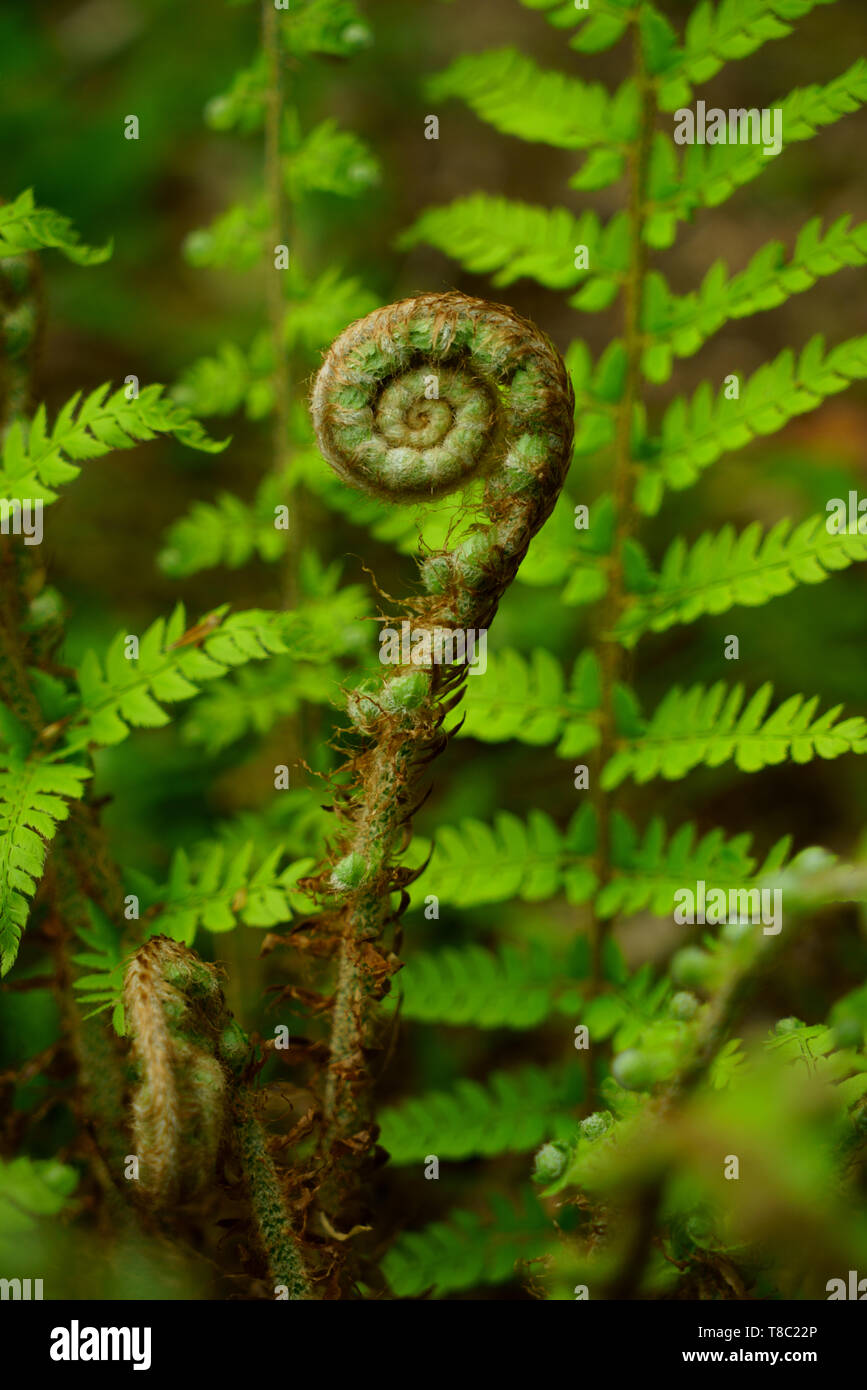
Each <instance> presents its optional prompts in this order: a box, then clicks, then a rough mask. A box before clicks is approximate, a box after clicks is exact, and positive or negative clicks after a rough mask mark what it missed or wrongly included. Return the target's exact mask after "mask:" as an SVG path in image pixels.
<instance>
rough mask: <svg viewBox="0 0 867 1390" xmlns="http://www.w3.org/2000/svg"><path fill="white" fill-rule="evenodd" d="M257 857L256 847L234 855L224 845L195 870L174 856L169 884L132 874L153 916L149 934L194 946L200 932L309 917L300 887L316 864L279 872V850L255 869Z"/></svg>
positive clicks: (300, 863) (210, 852) (144, 906)
mask: <svg viewBox="0 0 867 1390" xmlns="http://www.w3.org/2000/svg"><path fill="white" fill-rule="evenodd" d="M254 853H255V846H254V844H253V843H252V841H250V842H249V843H248V844H246V845H245V846H244V847H243V848H242V849H240V850H238V851H236V852H234V853H233V854H231V855H227V852H226V848H225V846H224V845H222V844H215V845H211V846H210V847H209V848H208V850H207V851H206V852H205V853H204V854H203V855H202V857H201V862H200V863H198V864H197V865H195V866H193V865H191V863H190V859H189V856H188V855H187V854H186V852H185V851H184V850H182V849H179V850H176V851H175V853H174V855H173V856H172V863H171V870H170V873H169V877H168V880H167V881H166V882H165V883H159V884H158V883H155V882H154V881H153V880H152V879H150V878H148V877H147V876H145V875H144V874H139V873H134V874H131V875H130V882H131V885H132V887H133V888H134V890H135V892H136V893H137V895H138V897H139V900H140V904H141V908H142V910H143V911H145V912H147V913H148V914H149V929H150V932H151V933H152V934H160V935H163V936H171V937H172V938H173V939H174V940H175V941H180V942H183V943H184V945H187V946H192V944H193V941H194V939H195V935H196V932H197V931H198V930H199V928H200V927H204V928H205V930H207V931H210V932H226V931H232V930H233V928H234V927H236V926H238V924H239V923H242V924H243V925H244V926H247V927H275V926H278V925H279V924H281V923H283V922H288V921H289V920H290V919H291V918H292V917H293V916H295V914H296V912H303V911H310V909H311V907H312V903H311V902H310V900H309V899H307V898H305V897H304V896H303V894H301V893H300V892H299V891H298V889H297V887H296V885H297V882H298V879H299V878H301V877H303V875H304V874H306V873H308V872H309V871H310V869H311V868H312V867H313V863H314V860H313V859H312V858H311V859H301V860H298V861H297V862H295V863H293V864H289V865H285V866H284V867H282V868H281V863H282V861H283V860H284V859H285V857H286V856H285V852H284V850H283V849H282V847H280V846H278V847H277V848H276V849H274V850H272V851H271V852H270V853H269V854H268V855H266V857H265V858H264V859H263V860H262V861H261V863H259V864H258V867H254Z"/></svg>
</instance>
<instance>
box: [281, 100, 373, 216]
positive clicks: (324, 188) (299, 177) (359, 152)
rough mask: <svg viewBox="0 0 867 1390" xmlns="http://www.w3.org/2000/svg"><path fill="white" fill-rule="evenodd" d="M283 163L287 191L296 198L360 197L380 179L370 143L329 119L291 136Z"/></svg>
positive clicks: (295, 199)
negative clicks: (313, 195)
mask: <svg viewBox="0 0 867 1390" xmlns="http://www.w3.org/2000/svg"><path fill="white" fill-rule="evenodd" d="M282 166H283V177H284V180H285V184H286V192H287V194H288V196H289V197H290V198H291V199H292V200H293V201H295V202H297V201H298V200H299V199H300V198H303V197H304V196H305V194H307V193H335V194H337V195H338V196H340V197H343V198H360V197H363V196H364V195H365V194H366V193H367V192H368V191H369V190H370V189H371V188H372V187H373V186H374V185H375V184H377V183H379V179H380V170H379V164H378V162H377V160H376V159H375V157H374V155H373V153H372V151H371V150H370V148H369V146H368V145H366V144H365V142H364V141H363V140H362V139H361V138H360V136H358V135H356V134H355V133H354V132H353V131H350V130H341V129H340V127H339V126H338V124H337V122H336V121H334V120H330V119H329V120H325V121H321V122H320V124H319V125H317V126H314V128H313V129H312V130H310V131H308V132H307V134H306V135H304V136H303V137H301V136H300V135H299V136H297V137H296V138H294V139H293V140H292V142H291V148H290V150H289V152H288V153H287V154H285V155H284V156H283V159H282Z"/></svg>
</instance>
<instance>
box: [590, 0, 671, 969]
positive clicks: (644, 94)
mask: <svg viewBox="0 0 867 1390" xmlns="http://www.w3.org/2000/svg"><path fill="white" fill-rule="evenodd" d="M631 23H632V35H633V53H634V60H633V71H634V78H635V81H636V82H637V84H638V88H639V92H640V95H641V115H640V130H639V136H638V140H637V141H636V142H635V143H634V144H633V145H632V146H631V147H630V150H629V164H628V169H629V206H628V219H629V249H630V254H629V273H628V275H627V277H626V280H625V284H624V291H623V342H624V347H625V350H626V377H625V384H624V390H623V396H622V399H621V401H620V404H619V408H618V416H617V435H616V442H615V451H614V476H613V484H612V493H613V498H614V513H615V530H614V539H613V545H612V550H611V555H610V557H609V561H608V589H607V592H606V595H605V599H604V602H603V604H602V610H601V615H600V625H599V631H598V636H597V650H598V654H599V665H600V679H601V701H600V740H599V746H598V750H597V758H596V768H595V776H594V778H593V796H594V809H595V812H596V822H597V827H598V844H597V875H598V879H599V885H600V888H603V887H604V886H605V885H606V884H607V883H608V882H609V880H610V877H611V858H612V856H611V813H612V804H611V797H610V795H609V794H607V793H606V792H605V791H604V789H603V788H602V786H601V773H602V769H603V768H604V767H605V764H606V763H607V762H608V761H609V759H610V758H611V757H612V756H613V754H614V752H615V750H616V746H617V731H616V727H615V714H614V695H615V688H616V686H617V683H618V681H619V680H620V679H621V676H622V674H623V669H624V659H625V652H624V648H623V646H622V645H621V644H620V643H619V642H618V641H617V639H616V638H615V637H614V635H613V634H614V631H615V629H616V627H617V624H618V622H619V620H620V617H621V615H622V613H623V611H624V609H625V607H626V582H625V574H624V564H623V551H624V546H625V544H626V542H627V540H628V539H629V536H630V534H631V532H632V530H633V527H634V524H635V508H634V501H633V491H634V481H635V471H634V466H633V461H632V417H633V413H634V410H635V406H636V404H637V403H638V401H639V399H640V395H641V356H642V350H643V343H642V333H641V308H642V298H643V293H644V280H645V275H646V271H647V246H646V242H645V240H644V224H645V207H646V201H647V198H646V194H647V177H648V171H649V167H650V153H651V148H652V141H653V127H654V119H655V114H656V90H655V87H654V85H653V83H652V82H651V81H650V80H649V78H648V75H647V71H646V66H645V60H644V51H643V46H642V38H641V32H640V29H639V18H638V13H637V12H636V13H634V14H632V16H631ZM608 925H609V924H608V923H607V922H606V921H605V919H600V918H599V916H598V914H596V913H594V914H593V920H592V924H591V940H590V947H591V983H592V986H593V987H598V985H599V984H600V982H601V979H602V945H603V941H604V935H605V932H606V930H607V929H608Z"/></svg>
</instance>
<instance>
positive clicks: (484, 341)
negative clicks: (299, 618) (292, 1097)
mask: <svg viewBox="0 0 867 1390" xmlns="http://www.w3.org/2000/svg"><path fill="white" fill-rule="evenodd" d="M434 386H435V388H436V389H433V388H434ZM573 411H574V399H573V394H572V387H571V383H570V381H569V378H568V374H567V372H566V369H565V367H564V365H563V362H562V359H561V358H560V356H559V354H558V353H557V352H556V350H555V349H554V348H553V347H552V346H551V344H550V343H549V342H548V340H547V339H546V338H544V337H543V335H542V334H540V333H539V331H538V329H536V328H535V327H534V325H532V324H530V323H527V322H526V321H525V320H522V319H520V318H519V317H518V316H517V315H516V314H515V313H514V312H513V311H512V310H511V309H508V308H506V307H504V306H502V305H494V304H488V303H486V302H485V301H483V300H476V299H470V298H468V297H467V296H465V295H461V294H448V295H422V296H420V297H419V298H418V299H412V300H404V301H402V302H401V303H399V304H394V305H391V306H389V307H388V308H386V309H381V310H377V311H376V312H375V313H373V314H370V315H368V316H367V318H365V319H362V320H361V321H360V322H359V323H356V324H353V325H351V326H350V328H348V329H347V330H346V332H345V333H344V334H343V335H342V336H341V337H340V338H339V339H338V340H337V342H336V343H335V344H334V345H333V346H332V348H331V350H330V351H329V353H328V354H327V356H326V358H325V362H324V364H323V366H322V369H321V371H320V373H319V376H318V377H317V380H316V384H315V386H314V391H313V397H312V414H313V421H314V425H315V428H316V433H317V436H318V439H319V443H320V447H321V448H322V451H323V453H324V454H325V457H326V458H327V459H328V461H329V462H330V463H331V465H332V467H333V468H334V470H335V472H337V473H338V474H339V476H341V477H342V478H343V479H344V480H345V481H347V482H349V483H350V484H352V485H353V486H355V487H359V488H361V489H363V490H364V491H366V492H369V493H372V494H374V495H376V496H379V497H385V498H388V499H391V500H395V501H412V500H419V501H421V500H424V499H426V498H430V497H433V496H438V495H439V496H441V495H443V494H445V493H449V492H454V491H455V490H457V489H459V488H462V487H464V486H466V485H467V484H468V483H469V482H471V481H472V480H473V479H474V478H475V477H479V476H482V477H484V478H485V479H486V487H485V494H484V504H483V505H484V507H485V510H486V512H487V514H488V518H489V524H488V525H487V526H484V525H480V524H475V525H473V526H472V527H471V528H470V530H469V533H468V534H465V535H464V536H463V538H462V539H461V540H460V541H459V543H458V544H456V546H455V548H454V549H452V550H451V551H443V552H436V553H434V554H431V555H430V556H429V557H428V558H427V560H426V561H425V562H424V564H423V566H422V580H423V583H424V587H425V589H426V591H427V592H426V594H424V595H423V596H421V597H419V598H418V599H415V600H412V601H410V602H409V603H407V604H405V605H403V607H404V610H405V612H406V613H407V615H408V616H411V618H412V622H411V624H410V626H411V627H412V629H413V632H414V633H415V634H416V636H417V635H418V634H419V633H420V634H421V635H422V638H424V636H425V635H426V636H427V640H428V642H429V643H431V644H432V643H433V641H434V640H435V638H436V634H437V632H439V633H443V632H446V633H449V634H454V633H455V632H457V631H460V632H462V633H463V637H464V641H465V643H466V642H467V641H468V635H467V634H468V633H472V634H477V633H478V632H479V630H486V629H487V626H488V624H489V622H490V621H491V619H492V618H493V616H494V614H495V612H496V609H497V606H498V603H499V601H500V598H501V596H502V594H503V593H504V591H505V589H506V588H507V586H508V585H509V583H510V582H511V580H512V578H513V577H514V574H515V572H516V570H517V568H518V566H519V564H520V563H521V560H522V559H523V557H524V555H525V553H526V550H527V547H528V545H529V543H530V540H531V539H532V537H533V535H534V534H535V532H536V531H537V530H538V528H539V527H540V526H541V525H542V523H543V521H545V519H546V518H547V517H548V516H549V515H550V512H551V510H552V509H553V506H554V503H555V502H556V499H557V495H558V493H559V490H560V488H561V486H562V483H563V479H564V477H565V472H566V468H567V467H568V463H569V460H570V456H571V446H572V430H573ZM464 651H465V652H466V647H465V648H464ZM408 655H409V654H408V653H406V652H403V651H402V652H401V654H400V657H399V659H398V658H394V665H393V666H392V667H391V670H392V674H391V675H390V677H389V678H388V679H387V680H385V681H381V682H378V683H372V682H368V683H366V684H365V685H364V686H363V687H362V688H360V689H359V690H358V691H356V692H355V693H354V695H353V696H352V697H351V700H350V710H351V713H352V716H353V722H354V723H355V726H356V729H357V730H358V732H359V733H361V734H362V735H363V736H364V737H365V738H366V746H365V747H363V749H362V751H361V752H359V753H357V754H356V755H355V756H354V757H352V758H351V759H350V761H349V764H348V767H347V769H346V770H347V771H348V774H349V775H348V784H347V785H344V786H343V787H342V788H341V791H340V793H339V795H338V806H337V809H338V814H339V816H340V818H341V822H342V825H343V827H344V829H343V833H342V835H341V837H340V840H339V842H338V845H337V851H336V862H333V863H332V864H330V865H328V866H327V867H325V868H323V870H322V871H321V872H320V874H319V876H318V878H317V879H315V880H314V881H313V885H314V889H315V890H316V891H318V893H319V895H320V897H321V898H322V899H323V900H324V902H325V904H326V912H325V920H326V922H328V923H329V924H331V923H332V922H334V923H335V929H336V934H337V935H339V937H340V941H341V948H340V956H339V963H338V970H337V981H336V989H335V997H334V1005H333V1019H332V1036H331V1055H330V1063H329V1073H328V1078H327V1083H326V1088H325V1149H326V1153H327V1156H328V1161H329V1163H330V1164H331V1165H332V1166H333V1168H334V1169H335V1170H336V1172H337V1175H338V1180H337V1181H336V1182H330V1183H326V1187H325V1191H326V1196H325V1198H324V1204H325V1206H326V1207H329V1208H330V1209H331V1211H330V1214H331V1215H332V1216H334V1215H339V1213H340V1211H341V1200H342V1198H344V1197H345V1195H346V1191H347V1190H348V1189H351V1187H352V1186H353V1185H354V1180H355V1179H357V1177H358V1172H359V1168H360V1167H361V1165H362V1164H363V1162H364V1160H365V1157H366V1155H367V1154H368V1153H369V1151H370V1149H371V1148H372V1146H373V1143H374V1139H375V1130H374V1128H373V1125H372V1110H371V1097H370V1087H371V1075H370V1066H369V1060H368V1058H369V1055H370V1052H371V1050H372V1048H373V1045H374V1042H375V1031H376V1024H377V1017H376V1005H377V1002H378V1000H379V999H380V998H382V996H383V995H384V994H385V993H386V992H387V990H388V987H389V978H390V976H391V974H392V973H393V971H394V970H395V969H396V968H397V961H396V960H395V959H394V957H393V955H392V953H391V950H390V943H389V942H388V941H387V939H386V930H387V927H388V925H389V924H390V923H394V922H396V921H397V920H398V919H399V917H400V915H401V913H402V911H403V909H404V907H405V905H406V903H405V894H404V893H403V889H404V888H405V885H406V883H407V882H408V881H409V877H410V876H409V874H408V871H407V870H406V869H401V868H400V866H399V865H398V863H397V862H396V861H397V859H398V856H399V854H400V852H401V849H402V847H403V843H404V840H405V838H406V837H407V836H408V834H409V829H410V825H411V821H412V817H413V815H414V814H415V811H416V810H417V808H418V805H419V803H420V801H421V800H422V799H423V794H422V784H423V777H424V772H425V769H426V766H427V764H428V763H429V762H430V761H431V760H432V759H433V758H435V757H436V756H437V755H438V754H439V753H440V752H441V751H442V748H443V747H444V746H445V743H446V741H447V735H446V734H445V733H444V732H443V728H442V725H443V720H444V718H445V716H446V715H447V714H448V712H449V711H450V710H451V709H452V708H453V707H454V706H455V704H457V702H458V701H459V700H460V698H461V694H462V691H463V682H464V680H465V677H466V666H465V664H464V661H463V658H461V659H460V660H458V661H457V662H454V659H453V664H448V663H447V664H438V663H437V661H436V659H435V658H434V659H432V658H431V649H429V650H428V654H427V657H424V656H423V657H422V659H421V660H419V659H418V658H416V660H415V661H413V659H412V657H411V656H410V658H409V660H407V656H408ZM383 660H387V658H386V657H383ZM397 893H399V894H400V895H401V896H400V899H399V902H398V906H397V907H396V908H395V906H394V897H395V894H397ZM335 894H337V898H336V902H335Z"/></svg>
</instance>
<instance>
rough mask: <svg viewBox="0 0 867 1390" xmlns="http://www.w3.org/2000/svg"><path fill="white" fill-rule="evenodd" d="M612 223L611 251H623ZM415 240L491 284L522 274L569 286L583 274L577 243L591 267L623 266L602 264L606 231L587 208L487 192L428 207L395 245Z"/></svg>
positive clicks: (620, 224) (619, 222)
mask: <svg viewBox="0 0 867 1390" xmlns="http://www.w3.org/2000/svg"><path fill="white" fill-rule="evenodd" d="M613 221H614V227H615V232H617V244H616V247H615V249H616V250H618V251H622V250H623V249H624V248H623V247H621V245H620V242H621V240H622V234H621V232H620V231H619V230H618V229H622V231H623V232H625V222H624V220H623V218H622V217H620V216H618V217H616V218H615V219H614V220H613ZM609 225H610V224H609ZM607 231H608V229H606V232H607ZM419 242H426V243H427V244H428V245H429V246H434V247H436V249H437V250H438V251H444V252H445V253H446V254H447V255H449V256H451V257H453V258H454V259H455V260H456V261H459V262H460V264H461V265H462V266H464V268H465V269H466V270H470V271H473V273H474V274H481V275H491V276H492V282H493V284H495V285H511V284H512V283H513V282H514V281H515V280H519V279H520V278H521V276H522V275H527V276H530V278H531V279H533V280H538V282H539V283H540V284H541V285H545V286H547V287H548V288H549V289H557V290H562V289H570V288H571V287H572V286H573V285H577V284H579V283H580V282H581V281H582V280H583V279H585V278H586V276H587V271H586V270H581V269H577V268H576V266H575V259H576V257H575V247H576V246H592V247H593V248H594V253H595V254H594V262H593V263H594V268H596V269H600V270H608V269H610V270H611V271H612V272H613V271H614V270H615V269H617V270H618V272H619V271H620V270H622V269H625V266H624V265H623V264H622V257H621V258H620V263H619V265H618V266H617V267H615V266H614V265H611V266H608V265H607V264H606V260H605V233H604V232H603V229H602V225H601V223H600V221H599V218H598V216H597V215H596V213H595V212H593V211H592V210H589V211H587V212H585V213H583V214H582V215H581V217H575V215H574V213H571V212H568V211H567V210H566V208H550V209H549V208H540V207H533V206H531V205H530V204H528V203H516V202H511V201H510V200H509V199H508V198H494V197H491V196H489V195H488V194H486V193H474V194H471V195H470V196H469V197H467V198H457V199H456V200H455V201H454V202H453V203H449V204H448V205H447V206H446V207H441V208H428V209H427V211H426V212H423V213H422V214H421V216H420V217H419V218H418V219H417V221H416V222H415V223H414V224H413V226H412V227H410V228H408V229H407V231H405V232H403V233H402V234H401V236H400V237H399V239H398V246H400V247H401V249H403V250H406V249H408V248H409V247H412V246H417V245H418V244H419Z"/></svg>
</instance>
